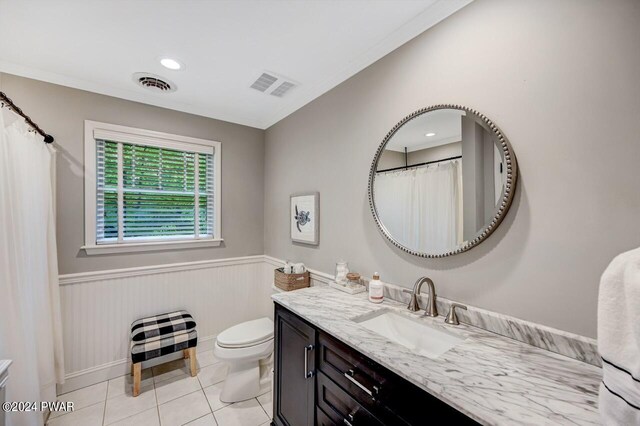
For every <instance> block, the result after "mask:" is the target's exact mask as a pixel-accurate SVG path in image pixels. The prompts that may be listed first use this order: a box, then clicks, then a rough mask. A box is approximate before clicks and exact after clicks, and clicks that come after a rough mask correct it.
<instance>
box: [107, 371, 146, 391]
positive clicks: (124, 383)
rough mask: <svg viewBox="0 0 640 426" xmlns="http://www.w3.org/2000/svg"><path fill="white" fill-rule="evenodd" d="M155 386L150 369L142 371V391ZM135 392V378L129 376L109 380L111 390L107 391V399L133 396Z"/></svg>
mask: <svg viewBox="0 0 640 426" xmlns="http://www.w3.org/2000/svg"><path fill="white" fill-rule="evenodd" d="M149 386H153V374H151V369H150V368H145V369H144V370H142V377H141V380H140V389H145V388H148V387H149ZM132 392H133V376H132V375H131V374H127V375H125V376H120V377H116V378H115V379H111V380H109V389H108V391H107V399H108V398H113V397H114V396H119V395H124V394H131V393H132Z"/></svg>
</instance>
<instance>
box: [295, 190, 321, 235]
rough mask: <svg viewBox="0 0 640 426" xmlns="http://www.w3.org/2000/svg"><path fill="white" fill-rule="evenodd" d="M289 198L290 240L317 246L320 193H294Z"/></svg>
mask: <svg viewBox="0 0 640 426" xmlns="http://www.w3.org/2000/svg"><path fill="white" fill-rule="evenodd" d="M289 200H290V202H289V222H290V226H289V229H290V232H291V241H293V242H294V243H302V244H309V245H314V246H317V245H318V244H319V243H320V241H319V235H320V233H319V229H320V193H319V192H302V193H296V194H292V195H291V196H290V198H289Z"/></svg>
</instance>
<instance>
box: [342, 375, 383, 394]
mask: <svg viewBox="0 0 640 426" xmlns="http://www.w3.org/2000/svg"><path fill="white" fill-rule="evenodd" d="M355 374H356V373H355V371H353V370H349V371H347V372H346V373H344V377H346V378H347V380H349V381H350V382H351V383H353V384H354V385H356V386H357V387H359V388H360V389H362V390H363V391H365V392H366V393H367V395H369V396H370V397H371V398H373V397H374V396H373V392H372V391H370V390H369V389H367V387H366V386H365V385H363V384H362V383H360V382H359V381H357V380H356V379H355V377H354V376H355ZM374 389H375V390H376V393H377V391H378V389H377V388H376V387H374Z"/></svg>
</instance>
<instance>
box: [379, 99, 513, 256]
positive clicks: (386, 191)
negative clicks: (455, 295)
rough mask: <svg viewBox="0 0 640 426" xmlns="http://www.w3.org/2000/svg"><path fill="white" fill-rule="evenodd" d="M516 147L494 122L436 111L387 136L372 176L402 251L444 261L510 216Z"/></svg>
mask: <svg viewBox="0 0 640 426" xmlns="http://www.w3.org/2000/svg"><path fill="white" fill-rule="evenodd" d="M516 178H517V164H516V157H515V155H514V154H513V150H512V149H511V145H510V144H509V142H508V141H507V139H506V138H505V137H504V135H503V134H502V132H501V131H500V129H498V127H497V126H496V125H495V124H494V123H493V122H491V120H489V119H488V118H487V117H485V116H484V115H482V114H480V113H478V112H477V111H474V110H472V109H469V108H465V107H462V106H459V105H436V106H433V107H429V108H424V109H421V110H419V111H416V112H414V113H413V114H411V115H409V116H407V117H405V118H404V119H403V120H402V121H400V122H399V123H398V124H396V126H395V127H394V128H393V129H391V131H390V132H389V133H388V134H387V136H386V137H385V138H384V141H383V142H382V144H381V145H380V147H379V148H378V151H377V152H376V155H375V157H374V159H373V164H372V165H371V171H370V173H369V203H370V204H371V211H372V213H373V217H374V218H375V220H376V223H377V224H378V226H379V227H380V229H381V230H382V232H383V233H384V235H385V236H386V237H387V238H389V240H391V242H392V243H393V244H395V245H396V246H398V247H399V248H401V249H402V250H404V251H406V252H409V253H411V254H414V255H416V256H422V257H444V256H450V255H452V254H457V253H461V252H463V251H466V250H469V249H470V248H471V247H474V246H476V245H478V244H479V243H481V242H482V241H483V240H484V239H485V238H487V237H488V236H489V235H490V234H491V233H492V232H493V231H494V230H495V229H496V227H497V226H498V225H499V224H500V222H501V221H502V219H503V218H504V216H505V214H506V213H507V210H508V209H509V206H510V205H511V200H512V199H513V193H514V190H515V187H516Z"/></svg>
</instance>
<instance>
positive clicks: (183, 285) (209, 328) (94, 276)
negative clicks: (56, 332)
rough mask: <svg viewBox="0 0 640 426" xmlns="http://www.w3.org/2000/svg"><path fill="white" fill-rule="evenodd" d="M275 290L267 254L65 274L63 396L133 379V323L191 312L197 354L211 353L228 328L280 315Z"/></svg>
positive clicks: (62, 280) (62, 293)
mask: <svg viewBox="0 0 640 426" xmlns="http://www.w3.org/2000/svg"><path fill="white" fill-rule="evenodd" d="M272 285H273V267H272V265H271V263H270V262H266V261H265V256H263V255H259V256H247V257H236V258H228V259H218V260H208V261H200V262H187V263H176V264H165V265H157V266H145V267H138V268H128V269H119V270H109V271H97V272H87V273H78V274H69V275H61V276H60V297H61V304H62V322H63V333H64V356H65V371H66V377H65V379H66V380H65V384H63V385H61V386H58V394H61V393H66V392H70V391H73V390H75V389H79V388H81V387H85V386H89V385H92V384H95V383H98V382H101V381H104V380H108V379H112V378H115V377H118V376H122V375H124V374H127V373H128V371H129V368H130V360H129V358H130V354H129V345H130V340H129V334H130V327H131V323H132V322H133V321H134V320H136V319H138V318H142V317H145V316H149V315H154V314H158V313H163V312H170V311H175V310H180V309H186V310H188V311H189V312H190V313H191V314H192V315H193V317H194V318H195V320H196V322H197V330H198V350H199V351H204V350H209V349H212V348H213V343H214V341H215V337H216V336H217V334H218V333H220V332H221V331H223V330H224V329H226V328H227V327H230V326H232V325H234V324H237V323H240V322H243V321H248V320H251V319H256V318H260V317H265V316H266V317H270V318H272V317H273V302H272V301H271V298H270V296H271V294H272V293H273V290H272ZM178 356H179V354H177V355H176V354H173V357H174V358H177V357H178ZM171 358H172V355H168V356H167V357H162V358H160V359H158V361H157V362H156V363H159V362H166V361H168V360H170V359H171ZM151 365H153V364H151V363H150V364H148V365H147V363H145V365H144V368H146V367H147V366H151Z"/></svg>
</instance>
